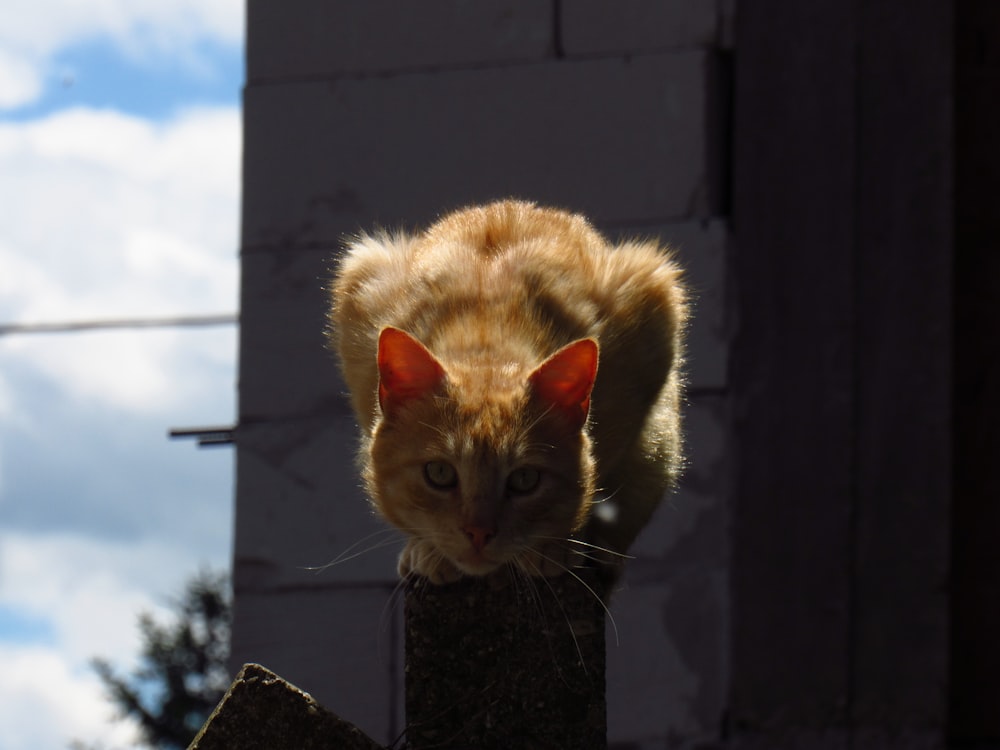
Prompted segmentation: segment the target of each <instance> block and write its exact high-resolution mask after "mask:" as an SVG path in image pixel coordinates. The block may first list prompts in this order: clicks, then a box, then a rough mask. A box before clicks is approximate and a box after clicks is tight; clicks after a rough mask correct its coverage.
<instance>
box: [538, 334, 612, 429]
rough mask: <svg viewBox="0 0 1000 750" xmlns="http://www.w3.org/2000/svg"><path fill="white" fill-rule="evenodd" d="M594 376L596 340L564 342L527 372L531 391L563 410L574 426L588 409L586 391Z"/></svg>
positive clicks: (581, 419)
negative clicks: (533, 369)
mask: <svg viewBox="0 0 1000 750" xmlns="http://www.w3.org/2000/svg"><path fill="white" fill-rule="evenodd" d="M596 377H597V342H596V341H594V340H593V339H580V340H579V341H574V342H573V343H572V344H567V345H566V346H564V347H563V348H562V349H560V350H559V351H557V352H556V353H555V354H553V355H552V356H551V357H549V358H548V359H547V360H545V361H544V362H542V364H540V365H539V366H538V367H537V368H535V371H534V372H532V373H531V375H529V376H528V382H529V383H530V384H531V388H532V390H533V391H534V392H535V394H536V395H537V396H538V397H539V398H541V399H542V401H544V402H545V403H547V404H548V405H550V406H552V407H554V408H555V409H557V410H558V411H559V412H560V413H562V414H564V415H565V416H566V417H567V418H568V419H569V420H570V422H571V424H573V426H574V428H576V429H579V428H580V427H583V423H584V422H586V421H587V414H588V412H589V411H590V391H591V389H593V387H594V378H596Z"/></svg>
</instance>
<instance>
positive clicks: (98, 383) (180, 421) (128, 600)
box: [0, 0, 243, 750]
mask: <svg viewBox="0 0 1000 750" xmlns="http://www.w3.org/2000/svg"><path fill="white" fill-rule="evenodd" d="M242 80H243V5H242V3H241V2H239V0H235V1H234V0H144V1H143V2H141V3H136V2H134V0H107V1H106V2H102V3H100V4H80V3H77V2H73V1H72V0H33V2H32V3H18V2H12V3H5V4H4V5H3V6H2V7H0V206H3V209H2V211H3V217H2V221H0V325H2V324H5V323H12V322H18V323H35V322H62V321H75V320H93V319H129V318H149V317H159V316H177V315H197V314H216V313H231V312H235V311H236V309H237V301H238V289H237V285H238V281H237V279H238V221H239V217H238V209H239V160H240V150H241V143H240V137H241V130H240V110H239V105H240V90H241V87H242ZM235 370H236V329H235V327H232V326H229V327H226V326H222V327H214V328H184V329H139V330H110V331H89V332H78V333H46V334H30V335H28V334H11V335H0V660H2V661H3V663H4V665H5V675H4V680H3V681H2V682H0V750H7V749H8V748H27V747H31V748H39V749H41V750H49V749H50V748H51V749H53V750H54V749H55V748H59V749H60V750H65V748H66V747H68V745H69V743H70V741H72V740H79V741H82V742H84V743H86V744H87V745H90V746H98V745H99V746H101V747H104V748H117V747H128V746H130V744H131V742H130V740H131V737H132V732H133V729H132V728H130V727H128V726H126V725H123V724H120V723H115V722H113V721H112V720H111V714H112V709H111V707H110V704H108V703H107V701H106V699H105V697H104V696H103V693H102V690H101V687H100V684H99V682H98V681H97V679H96V677H95V676H94V674H93V671H92V670H91V669H90V667H89V660H90V658H91V657H92V656H98V655H100V656H104V657H107V658H110V659H111V660H112V662H113V663H115V664H117V665H118V666H119V667H120V668H121V669H122V670H123V671H125V670H129V669H130V668H131V667H132V666H133V665H134V659H135V655H136V654H137V653H138V648H139V638H138V632H137V629H136V620H137V616H138V614H139V612H141V611H149V612H152V613H154V614H157V615H159V616H161V617H166V616H167V614H168V611H169V610H168V607H167V606H166V604H165V603H166V602H168V601H169V600H170V598H171V597H172V596H174V595H176V594H177V593H179V591H180V589H181V587H182V586H183V583H184V581H185V580H186V579H187V578H189V577H190V576H191V575H192V574H193V573H195V572H196V571H197V570H198V569H199V568H201V567H203V566H205V565H211V566H214V567H221V566H226V565H228V562H229V556H230V549H231V533H232V502H233V497H232V495H233V486H232V469H233V466H232V462H233V455H232V452H231V450H230V449H225V448H222V449H218V448H217V449H211V450H198V449H196V448H195V446H194V443H192V442H177V441H169V440H168V439H167V431H168V430H169V429H170V428H171V427H188V426H202V425H220V424H223V425H224V424H229V423H231V422H232V421H233V419H234V417H235V388H236V382H235V381H236V374H235Z"/></svg>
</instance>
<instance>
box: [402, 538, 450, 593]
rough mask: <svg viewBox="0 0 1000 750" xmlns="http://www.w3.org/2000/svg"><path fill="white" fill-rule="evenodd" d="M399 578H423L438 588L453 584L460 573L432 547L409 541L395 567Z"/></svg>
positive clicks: (425, 542)
mask: <svg viewBox="0 0 1000 750" xmlns="http://www.w3.org/2000/svg"><path fill="white" fill-rule="evenodd" d="M396 570H397V571H398V572H399V577H400V578H406V577H407V576H409V575H411V574H412V575H418V576H423V577H424V578H426V579H427V580H428V581H430V582H431V583H433V584H436V585H438V586H441V585H443V584H445V583H453V582H455V581H457V580H458V579H459V578H461V577H462V571H460V570H459V569H458V568H456V567H455V566H454V565H453V564H452V563H451V562H450V561H449V560H448V559H447V558H446V557H445V556H444V555H442V554H441V553H440V552H439V551H438V550H437V549H435V548H434V546H433V545H432V544H431V543H430V542H427V541H425V540H423V539H410V540H409V541H408V542H407V543H406V546H405V547H403V551H402V552H400V553H399V563H398V564H397V565H396Z"/></svg>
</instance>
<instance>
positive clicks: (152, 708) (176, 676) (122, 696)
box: [93, 572, 232, 750]
mask: <svg viewBox="0 0 1000 750" xmlns="http://www.w3.org/2000/svg"><path fill="white" fill-rule="evenodd" d="M174 609H175V611H176V619H175V621H173V622H171V623H168V624H162V623H159V622H157V621H156V620H154V619H153V617H151V616H150V615H149V614H147V613H143V614H142V615H140V616H139V629H140V630H141V631H142V640H143V648H142V654H141V660H140V666H139V667H138V668H137V669H136V670H135V671H134V672H133V673H132V675H131V676H129V677H124V678H123V677H119V676H117V675H116V674H115V673H114V670H113V669H112V668H111V665H110V664H109V663H108V662H107V661H106V660H104V659H94V661H93V666H94V669H95V671H96V672H97V674H98V676H99V677H100V678H101V681H102V682H103V683H104V686H105V688H106V689H107V691H108V696H109V698H110V700H111V702H112V703H113V704H114V705H115V706H116V707H117V708H118V710H119V711H120V712H121V714H122V716H123V717H132V718H134V719H136V720H137V721H138V722H139V725H140V727H141V729H142V735H143V739H144V740H145V742H146V744H147V745H148V747H151V748H158V749H160V750H174V748H180V749H181V750H183V748H186V747H187V746H188V745H189V744H190V742H191V740H192V739H194V736H195V735H196V734H197V733H198V730H199V729H201V726H202V724H204V723H205V721H206V720H207V719H208V716H209V714H211V712H212V710H213V709H214V708H215V706H216V704H217V703H218V702H219V700H221V698H222V696H223V694H224V693H225V691H226V689H227V688H228V687H229V683H230V676H229V673H228V670H227V668H226V660H227V659H228V657H229V633H230V623H231V617H232V596H231V593H230V585H229V577H228V576H227V575H226V574H222V573H211V572H201V573H199V574H198V575H196V576H195V577H194V578H192V579H191V580H190V581H189V582H188V583H187V585H186V587H185V590H184V594H183V596H182V598H181V599H179V600H177V601H176V602H174Z"/></svg>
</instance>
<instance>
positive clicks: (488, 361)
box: [330, 201, 685, 583]
mask: <svg viewBox="0 0 1000 750" xmlns="http://www.w3.org/2000/svg"><path fill="white" fill-rule="evenodd" d="M679 274H680V271H679V269H678V268H677V266H675V265H674V264H673V263H672V262H671V261H670V259H669V258H668V257H667V255H665V253H664V252H663V251H662V250H661V249H660V248H659V247H658V246H657V245H655V244H652V243H639V242H628V243H625V244H622V245H620V246H617V247H613V246H611V245H609V243H608V242H607V241H606V240H605V239H604V238H603V237H602V236H601V235H599V234H598V233H597V232H595V231H594V229H592V228H591V226H590V225H589V224H588V223H587V222H586V220H585V219H583V218H582V217H580V216H575V215H571V214H568V213H565V212H562V211H557V210H553V209H546V208H539V207H537V206H535V205H534V204H531V203H524V202H516V201H503V202H498V203H492V204H489V205H485V206H480V207H474V208H469V209H466V210H462V211H457V212H455V213H452V214H450V215H448V216H446V217H444V218H443V219H441V220H440V221H438V222H437V223H436V224H434V225H433V226H431V227H430V228H429V229H427V230H426V231H425V232H424V233H422V234H418V235H415V236H410V235H403V234H399V235H388V234H378V235H376V236H362V237H360V238H359V239H357V240H356V241H354V242H353V243H351V244H350V246H349V248H348V252H347V254H346V255H345V257H344V258H343V260H342V262H341V264H340V267H339V269H338V272H337V277H336V280H335V284H334V289H333V306H332V310H331V315H330V319H331V324H332V325H331V340H332V343H333V345H334V347H335V348H336V349H337V350H338V352H339V354H340V358H341V365H342V368H343V372H344V377H345V379H346V381H347V386H348V388H349V389H350V392H351V397H352V402H353V405H354V410H355V412H356V413H357V416H358V420H359V422H360V424H361V428H362V432H363V435H362V446H361V452H360V461H361V466H362V473H363V476H364V480H365V483H366V486H367V489H368V492H369V494H370V496H371V499H372V501H373V502H374V505H375V507H376V508H377V509H378V511H379V512H380V513H381V514H382V515H383V516H384V517H385V518H386V519H387V520H388V521H389V522H391V523H392V524H394V525H395V526H397V527H398V528H400V529H402V530H403V531H404V532H406V534H407V535H408V537H409V538H408V541H407V544H406V546H405V548H404V550H403V552H402V554H401V556H400V559H399V572H400V574H401V575H404V576H405V575H408V574H410V573H416V574H420V575H423V576H426V577H427V578H429V579H430V580H431V581H433V582H435V583H444V582H447V581H451V580H455V579H456V578H458V577H460V576H461V575H462V574H467V575H485V574H488V573H490V572H492V571H494V570H496V569H498V568H501V567H503V566H505V565H513V566H516V567H517V568H519V569H521V570H523V571H524V572H526V573H528V574H531V575H554V574H557V573H559V572H560V571H562V570H565V569H566V568H567V567H570V566H572V565H573V561H574V558H576V557H577V556H578V555H581V554H582V555H584V556H588V557H592V556H593V554H592V553H593V552H594V550H595V548H594V547H591V546H590V545H591V544H593V545H597V546H600V547H604V548H606V549H608V550H611V551H613V552H615V553H624V552H625V550H626V549H627V548H628V546H629V545H630V544H631V542H632V541H633V539H634V538H635V536H636V535H637V534H638V533H639V531H640V530H641V528H642V527H643V525H645V523H646V522H647V521H648V519H649V516H650V514H651V513H652V512H653V510H654V509H655V508H656V506H657V504H658V503H659V501H660V498H661V497H662V495H663V493H664V491H665V490H666V489H667V488H668V487H670V486H671V485H672V484H673V482H674V481H675V479H676V474H677V471H678V469H679V466H680V463H681V452H680V451H681V449H680V419H679V400H680V392H681V376H680V373H679V371H678V369H679V361H680V348H681V334H682V328H683V324H684V319H685V303H684V292H683V290H682V287H681V285H680V283H679V281H678V277H679Z"/></svg>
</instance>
